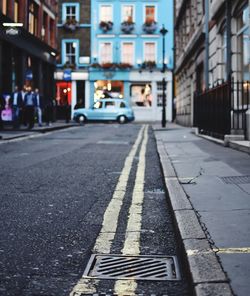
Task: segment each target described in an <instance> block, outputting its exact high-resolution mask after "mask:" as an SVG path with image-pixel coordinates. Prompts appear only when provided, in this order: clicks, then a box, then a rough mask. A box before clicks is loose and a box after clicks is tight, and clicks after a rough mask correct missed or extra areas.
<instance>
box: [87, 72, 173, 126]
mask: <svg viewBox="0 0 250 296" xmlns="http://www.w3.org/2000/svg"><path fill="white" fill-rule="evenodd" d="M164 77H165V79H166V81H167V87H166V98H167V100H166V101H167V105H166V117H167V120H168V121H171V120H172V72H171V71H169V72H166V73H165V74H164ZM89 78H90V100H89V104H90V105H92V104H93V103H94V102H95V101H96V100H98V99H102V98H120V99H123V100H126V101H127V103H128V104H129V105H130V106H131V107H132V108H133V110H134V113H135V121H161V118H162V97H163V89H162V79H163V74H162V73H161V72H160V71H155V72H153V73H151V72H149V71H148V72H146V71H144V72H139V71H133V70H132V71H126V72H122V71H96V70H94V71H90V74H89Z"/></svg>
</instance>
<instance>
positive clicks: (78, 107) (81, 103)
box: [74, 99, 84, 110]
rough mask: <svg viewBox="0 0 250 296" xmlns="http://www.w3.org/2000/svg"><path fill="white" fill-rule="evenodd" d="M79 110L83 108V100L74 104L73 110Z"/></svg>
mask: <svg viewBox="0 0 250 296" xmlns="http://www.w3.org/2000/svg"><path fill="white" fill-rule="evenodd" d="M80 108H84V104H83V100H81V99H80V100H79V101H78V102H77V103H76V104H75V106H74V110H77V109H80Z"/></svg>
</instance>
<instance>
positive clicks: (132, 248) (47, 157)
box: [0, 124, 191, 296]
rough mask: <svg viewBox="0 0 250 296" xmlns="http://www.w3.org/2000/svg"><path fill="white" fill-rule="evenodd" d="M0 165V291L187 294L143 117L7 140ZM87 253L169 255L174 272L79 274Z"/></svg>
mask: <svg viewBox="0 0 250 296" xmlns="http://www.w3.org/2000/svg"><path fill="white" fill-rule="evenodd" d="M136 145H137V146H136ZM0 170H1V178H0V198H1V201H0V202H1V207H0V225H1V228H0V231H1V233H0V280H1V283H0V295H4V296H9V295H11V296H12V295H13V296H14V295H17V296H54V295H55V296H64V295H71V296H77V295H78V296H79V295H93V294H97V295H122V296H124V295H140V294H142V295H165V296H166V295H168V296H172V295H176V296H185V295H191V294H190V292H189V287H188V280H187V277H186V275H185V272H184V268H183V266H182V265H181V261H182V260H181V254H180V253H179V248H178V243H177V241H176V237H175V233H174V227H173V220H172V216H171V211H170V210H169V205H168V203H167V198H166V193H165V191H164V183H163V179H162V174H161V170H160V164H159V159H158V156H157V152H156V145H155V140H154V136H153V133H152V130H151V129H150V127H149V128H148V129H147V126H142V125H136V124H126V125H118V124H112V125H111V124H93V125H92V124H89V125H85V126H84V127H75V128H70V129H67V130H63V131H57V132H52V133H48V134H45V135H42V136H39V137H33V138H27V139H24V140H21V141H18V142H10V143H6V144H3V145H0ZM133 215H134V216H133ZM133 217H134V218H133ZM95 253H99V254H103V253H105V254H123V255H125V254H126V255H147V256H149V255H161V256H176V257H177V261H178V263H179V264H178V266H179V267H178V269H179V272H180V275H181V279H180V280H170V281H169V280H163V281H152V280H131V279H130V280H123V281H122V280H119V279H91V278H90V279H86V278H82V275H83V272H84V270H85V268H86V266H87V264H88V262H89V260H90V257H91V255H92V254H95ZM178 269H177V271H178Z"/></svg>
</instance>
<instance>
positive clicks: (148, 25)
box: [142, 21, 157, 34]
mask: <svg viewBox="0 0 250 296" xmlns="http://www.w3.org/2000/svg"><path fill="white" fill-rule="evenodd" d="M142 29H143V31H144V32H145V33H147V34H153V33H154V32H155V31H156V30H157V22H156V21H146V22H145V23H144V24H143V26H142Z"/></svg>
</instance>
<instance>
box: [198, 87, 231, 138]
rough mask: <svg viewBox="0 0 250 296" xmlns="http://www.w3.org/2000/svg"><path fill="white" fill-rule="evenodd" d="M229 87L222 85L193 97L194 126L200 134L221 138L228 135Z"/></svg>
mask: <svg viewBox="0 0 250 296" xmlns="http://www.w3.org/2000/svg"><path fill="white" fill-rule="evenodd" d="M230 109H231V100H230V85H229V84H228V83H223V84H221V85H219V86H217V87H215V88H213V89H209V90H207V91H205V92H203V93H201V94H198V93H196V94H195V96H194V126H196V127H198V128H199V132H200V133H204V134H207V135H210V136H213V137H217V138H223V136H224V135H225V134H228V133H230Z"/></svg>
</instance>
